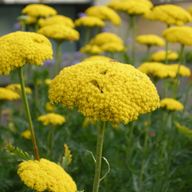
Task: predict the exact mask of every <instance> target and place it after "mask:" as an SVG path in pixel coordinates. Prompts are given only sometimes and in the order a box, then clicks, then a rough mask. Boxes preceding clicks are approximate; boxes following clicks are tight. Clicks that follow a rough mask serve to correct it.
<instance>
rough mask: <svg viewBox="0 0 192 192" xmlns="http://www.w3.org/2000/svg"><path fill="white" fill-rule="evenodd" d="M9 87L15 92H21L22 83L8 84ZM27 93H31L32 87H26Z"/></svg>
mask: <svg viewBox="0 0 192 192" xmlns="http://www.w3.org/2000/svg"><path fill="white" fill-rule="evenodd" d="M6 88H7V89H10V90H12V91H14V92H17V93H19V94H20V93H21V85H20V84H10V85H7V86H6ZM25 93H26V94H31V93H32V90H31V88H30V87H25Z"/></svg>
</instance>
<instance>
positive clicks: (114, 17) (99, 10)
mask: <svg viewBox="0 0 192 192" xmlns="http://www.w3.org/2000/svg"><path fill="white" fill-rule="evenodd" d="M85 13H86V14H87V15H89V16H94V17H97V18H100V19H102V20H108V21H111V22H112V23H113V24H114V25H120V24H121V18H120V16H119V15H118V14H117V13H116V12H115V11H114V10H113V9H111V8H109V7H107V6H104V5H97V6H92V7H89V8H88V9H87V10H86V11H85Z"/></svg>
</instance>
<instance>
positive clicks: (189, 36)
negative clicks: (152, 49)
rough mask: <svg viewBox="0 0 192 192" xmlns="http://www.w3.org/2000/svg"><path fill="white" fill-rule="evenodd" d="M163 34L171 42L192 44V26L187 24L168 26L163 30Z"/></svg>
mask: <svg viewBox="0 0 192 192" xmlns="http://www.w3.org/2000/svg"><path fill="white" fill-rule="evenodd" d="M163 36H164V38H165V39H167V41H169V42H171V43H180V44H182V45H190V46H191V45H192V27H189V26H179V27H170V28H168V29H166V30H164V32H163Z"/></svg>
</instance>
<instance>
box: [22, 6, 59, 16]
mask: <svg viewBox="0 0 192 192" xmlns="http://www.w3.org/2000/svg"><path fill="white" fill-rule="evenodd" d="M22 14H25V15H30V16H32V17H38V18H39V17H49V16H53V15H56V14H57V11H56V10H55V9H54V8H53V7H50V6H48V5H44V4H29V5H27V6H26V7H25V8H24V9H23V10H22Z"/></svg>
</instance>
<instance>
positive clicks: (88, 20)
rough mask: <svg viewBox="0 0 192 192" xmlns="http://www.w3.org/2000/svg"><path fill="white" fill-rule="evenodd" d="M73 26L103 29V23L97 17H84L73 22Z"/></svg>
mask: <svg viewBox="0 0 192 192" xmlns="http://www.w3.org/2000/svg"><path fill="white" fill-rule="evenodd" d="M75 26H77V27H79V26H85V27H104V26H105V23H104V22H103V21H102V20H101V19H100V18H98V17H93V16H84V17H80V18H79V19H76V20H75Z"/></svg>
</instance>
